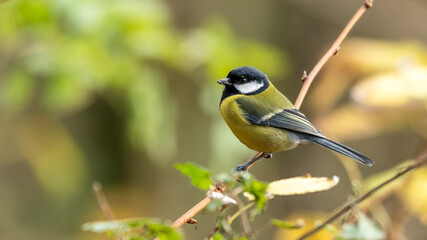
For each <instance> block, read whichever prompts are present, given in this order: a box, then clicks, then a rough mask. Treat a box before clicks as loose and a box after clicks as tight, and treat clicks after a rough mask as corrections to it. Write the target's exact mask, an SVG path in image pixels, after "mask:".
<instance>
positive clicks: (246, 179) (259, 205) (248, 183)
mask: <svg viewBox="0 0 427 240" xmlns="http://www.w3.org/2000/svg"><path fill="white" fill-rule="evenodd" d="M240 179H241V182H242V185H243V187H244V190H245V191H246V192H248V193H250V194H251V195H252V196H253V197H254V199H255V202H256V212H255V214H258V213H260V212H261V211H262V210H263V209H264V208H265V205H266V203H267V200H268V199H267V196H266V193H267V192H266V190H267V187H268V184H267V183H265V182H261V181H258V180H257V179H256V178H255V177H254V176H253V175H251V174H250V173H249V172H244V173H242V174H241V175H240Z"/></svg>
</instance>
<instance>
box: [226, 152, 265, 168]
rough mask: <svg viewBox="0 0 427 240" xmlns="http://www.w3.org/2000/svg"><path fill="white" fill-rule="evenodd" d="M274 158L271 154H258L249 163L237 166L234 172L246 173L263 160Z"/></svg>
mask: <svg viewBox="0 0 427 240" xmlns="http://www.w3.org/2000/svg"><path fill="white" fill-rule="evenodd" d="M272 157H273V155H271V153H263V152H258V153H256V154H255V155H254V156H253V157H251V158H250V159H249V160H248V161H247V162H245V164H242V165H239V166H237V167H236V168H235V169H234V171H235V172H241V171H246V170H248V169H249V168H250V167H252V165H254V164H255V163H256V162H257V161H258V160H260V159H261V158H272Z"/></svg>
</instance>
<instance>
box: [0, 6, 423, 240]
mask: <svg viewBox="0 0 427 240" xmlns="http://www.w3.org/2000/svg"><path fill="white" fill-rule="evenodd" d="M361 3H362V1H359V0H351V1H350V0H347V1H342V0H321V1H319V0H304V1H301V0H266V1H244V0H235V1H225V0H219V1H200V0H182V1H173V0H73V1H71V0H36V1H25V0H7V1H0V239H44V240H48V239H88V240H89V239H105V238H106V236H104V235H96V234H93V233H88V232H83V231H82V230H81V225H82V224H83V223H85V222H90V221H98V220H104V218H103V215H102V213H101V211H100V210H99V207H98V205H97V202H96V198H95V196H94V194H93V192H92V189H91V185H92V182H93V181H99V182H101V183H102V184H103V186H104V190H105V193H106V196H107V198H108V200H109V202H110V205H111V207H112V209H113V212H114V214H115V216H116V218H118V219H121V218H130V217H154V218H159V219H162V220H166V221H168V220H169V221H173V220H174V219H176V218H177V217H179V216H180V215H181V214H182V213H183V212H185V211H186V210H187V209H189V208H190V207H191V206H193V205H194V204H195V203H196V202H198V201H199V200H200V199H201V198H203V197H204V193H203V192H201V191H199V190H197V189H196V188H194V187H193V186H191V185H190V183H189V181H188V179H187V178H186V177H183V176H181V175H180V174H179V172H178V171H176V170H175V169H174V168H173V163H177V162H185V161H192V162H195V163H197V164H199V165H202V166H205V167H207V168H209V169H211V170H212V171H213V172H214V173H220V172H231V171H232V169H233V168H234V167H235V166H236V165H237V164H241V163H242V162H244V161H245V160H246V159H247V158H249V157H250V156H251V155H252V154H253V152H252V151H250V150H249V149H247V148H246V147H245V146H244V145H242V144H241V143H240V142H238V140H237V139H236V138H235V137H234V136H233V135H232V133H231V131H229V130H228V128H227V126H226V124H225V123H224V122H223V120H222V118H221V116H220V113H219V111H218V104H219V99H220V96H221V91H222V87H221V86H219V85H217V84H216V80H217V79H220V78H223V77H225V76H226V74H227V73H228V72H229V71H230V70H231V69H232V68H234V67H238V66H242V65H249V66H254V67H257V68H259V69H260V70H262V71H263V72H265V73H267V75H268V76H269V77H270V79H271V80H272V81H273V82H274V84H275V85H276V87H277V88H278V89H280V90H281V91H282V92H283V93H285V94H286V95H287V96H288V97H289V99H290V100H291V101H294V100H295V99H296V96H297V95H298V92H299V89H300V87H301V81H300V78H301V75H302V73H303V71H304V70H307V71H309V70H311V68H312V67H313V66H314V64H315V63H316V62H317V61H318V59H319V58H320V57H321V55H322V54H323V53H324V52H325V50H326V49H327V48H328V47H329V46H330V44H331V43H332V42H333V41H334V39H335V38H336V37H337V35H338V33H339V32H340V30H341V29H342V28H343V26H344V25H345V24H346V22H347V21H348V20H349V18H350V17H351V15H352V14H353V13H354V12H355V10H356V9H357V8H359V6H360V5H361ZM426 22H427V2H426V1H425V0H406V1H400V0H387V1H381V0H377V1H375V2H374V7H373V8H372V9H371V10H369V11H368V12H367V14H366V15H365V16H363V18H362V19H361V20H360V21H359V22H358V23H357V25H356V27H355V29H354V30H353V31H352V32H351V34H350V36H349V38H348V39H347V40H346V41H345V44H343V45H342V47H341V51H340V53H339V55H338V56H337V57H333V58H332V59H331V60H330V62H329V63H328V64H327V66H326V68H324V69H323V70H322V72H321V73H320V75H319V77H318V78H317V79H316V80H315V83H314V84H313V85H312V88H311V89H310V91H309V93H308V96H307V98H306V100H305V102H304V103H303V106H302V108H301V110H302V111H303V112H304V113H305V114H306V115H307V116H308V117H309V118H310V119H312V121H313V122H314V123H315V124H316V125H317V126H318V127H319V128H320V129H321V130H322V131H323V133H325V135H327V136H329V137H331V138H333V139H336V140H339V141H341V142H343V143H345V144H346V145H349V146H351V147H353V148H355V149H358V150H359V151H361V152H363V153H365V154H366V155H368V156H370V157H371V158H372V159H374V160H375V161H376V164H375V165H374V166H373V167H371V168H368V167H364V166H361V165H357V164H356V163H354V162H352V161H351V160H349V159H346V158H343V159H342V160H343V161H341V159H339V158H338V157H337V156H336V155H334V154H333V153H331V152H330V151H328V150H325V149H322V148H320V147H317V146H312V145H310V146H302V147H299V148H297V149H295V150H293V151H288V152H283V153H277V154H274V158H273V159H271V160H264V161H262V162H261V163H259V164H258V165H257V166H255V167H254V168H253V169H251V172H252V173H253V174H254V175H255V176H256V177H257V178H258V179H260V180H264V181H272V180H276V179H280V178H287V177H294V176H300V175H304V174H306V173H310V174H311V175H313V176H329V177H330V176H333V175H337V176H339V177H340V179H341V181H340V183H339V185H338V186H337V187H335V188H333V189H332V190H329V191H326V192H320V193H313V194H307V195H302V196H291V197H285V198H277V199H273V200H271V201H270V203H269V206H268V208H267V209H266V211H265V212H264V213H263V214H262V215H261V216H259V217H258V218H257V219H256V221H255V222H254V226H260V225H262V223H263V222H265V221H267V220H268V219H270V218H272V217H274V218H283V219H293V218H305V219H307V221H309V220H310V219H313V221H314V220H316V219H323V218H325V217H326V216H328V215H329V214H331V213H332V212H333V210H334V209H336V208H337V207H339V206H341V205H342V204H343V203H344V202H345V201H346V200H348V199H349V198H351V196H352V193H353V189H354V183H355V182H356V183H357V182H358V183H360V188H362V189H364V188H365V187H366V186H367V184H363V182H364V179H368V180H369V181H371V182H375V179H373V178H372V176H374V177H375V176H376V177H378V176H381V174H382V173H384V171H386V170H388V169H390V168H393V167H395V166H397V165H399V164H401V163H402V162H404V161H405V160H408V159H413V158H415V157H416V156H417V155H419V154H420V152H421V151H422V150H423V148H424V147H425V145H426V138H427V120H426V119H427V111H426V109H427V31H426V28H425V23H426ZM350 179H354V181H353V184H352V182H351V180H350ZM426 186H427V172H426V171H425V169H422V170H419V171H417V172H416V173H414V174H412V175H411V176H410V177H408V178H405V179H403V181H401V182H400V184H399V185H396V186H395V188H394V189H393V190H392V191H391V192H390V194H388V195H387V198H385V199H384V202H383V204H379V205H378V204H377V205H376V206H375V207H372V208H371V209H372V210H373V211H372V215H373V216H374V218H375V219H376V220H377V221H378V222H379V224H381V226H383V227H384V228H385V229H386V231H387V233H388V234H389V236H390V237H389V238H390V239H391V238H392V237H394V238H395V239H397V238H396V236H399V237H402V236H403V235H404V236H406V237H407V238H408V239H425V236H427V229H426V227H425V226H426V224H427V206H426V202H427V196H426V194H427V190H426ZM197 220H198V221H199V224H198V229H197V231H195V230H194V226H191V225H190V226H185V227H184V228H183V230H184V231H185V234H186V237H187V239H202V238H204V237H206V236H207V235H208V234H209V233H210V232H211V230H212V229H213V228H214V225H215V214H212V213H210V214H199V215H198V216H197ZM289 234H290V233H289V231H287V232H281V231H277V230H275V229H274V228H270V229H268V230H267V231H264V232H262V233H261V234H260V235H259V239H273V238H277V239H284V238H287V239H292V238H291V237H292V236H290V235H289ZM318 239H322V238H321V236H318ZM323 239H328V236H326V237H324V238H323ZM400 239H402V238H400Z"/></svg>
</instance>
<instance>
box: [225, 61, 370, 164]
mask: <svg viewBox="0 0 427 240" xmlns="http://www.w3.org/2000/svg"><path fill="white" fill-rule="evenodd" d="M217 83H219V84H221V85H224V90H223V92H222V97H221V101H220V107H219V108H220V112H221V115H222V117H223V118H224V120H225V122H226V123H227V125H228V127H229V128H230V129H231V131H232V132H233V133H234V135H235V136H236V137H237V138H238V139H239V140H240V142H242V143H243V144H244V145H246V146H247V147H248V148H250V149H252V150H255V151H257V152H259V153H258V154H256V155H255V156H254V157H252V158H251V159H250V160H248V161H247V162H246V163H245V164H242V165H239V166H237V167H236V168H235V171H246V170H247V169H248V168H249V167H250V166H252V165H253V164H255V162H256V161H258V160H259V159H261V158H263V157H264V158H271V157H272V153H274V152H280V151H286V150H290V149H293V148H295V147H297V146H298V145H300V144H307V143H314V144H317V145H320V146H323V147H325V148H328V149H331V150H333V151H336V152H338V153H341V154H343V155H345V156H347V157H350V158H353V159H355V160H357V161H358V162H360V163H363V164H365V165H367V166H372V164H373V163H374V161H372V160H371V159H370V158H368V157H367V156H365V155H363V154H362V153H360V152H358V151H356V150H354V149H351V148H350V147H347V146H345V145H343V144H341V143H338V142H335V141H333V140H331V139H329V138H327V137H326V136H325V135H323V133H321V132H320V131H319V130H318V129H317V128H316V127H315V126H314V125H313V124H312V123H311V122H310V121H309V120H308V119H307V117H306V116H305V115H304V114H302V113H301V112H300V111H299V110H298V109H296V108H295V107H294V105H293V104H292V103H291V102H290V101H289V99H288V98H287V97H285V96H284V95H283V94H282V93H281V92H280V91H279V90H277V89H276V88H275V87H274V85H273V84H272V83H271V81H270V80H269V79H268V77H267V75H265V74H264V73H263V72H261V71H260V70H258V69H256V68H254V67H249V66H244V67H238V68H235V69H233V70H231V71H230V72H229V73H228V75H227V77H226V78H224V79H220V80H218V81H217Z"/></svg>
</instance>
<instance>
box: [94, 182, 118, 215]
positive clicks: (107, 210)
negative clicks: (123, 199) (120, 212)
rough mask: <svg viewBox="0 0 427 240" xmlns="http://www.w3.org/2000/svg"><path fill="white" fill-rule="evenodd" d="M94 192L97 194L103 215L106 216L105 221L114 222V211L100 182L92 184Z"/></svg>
mask: <svg viewBox="0 0 427 240" xmlns="http://www.w3.org/2000/svg"><path fill="white" fill-rule="evenodd" d="M92 188H93V191H94V192H95V196H96V199H97V200H98V205H99V207H100V208H101V211H102V213H103V214H104V217H105V219H107V220H108V221H112V220H114V215H113V211H111V207H110V205H109V204H108V201H107V198H106V197H105V194H104V191H103V189H102V185H101V183H99V182H94V183H93V184H92Z"/></svg>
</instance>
